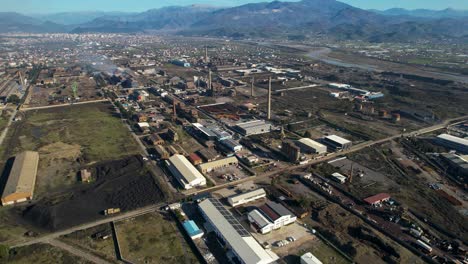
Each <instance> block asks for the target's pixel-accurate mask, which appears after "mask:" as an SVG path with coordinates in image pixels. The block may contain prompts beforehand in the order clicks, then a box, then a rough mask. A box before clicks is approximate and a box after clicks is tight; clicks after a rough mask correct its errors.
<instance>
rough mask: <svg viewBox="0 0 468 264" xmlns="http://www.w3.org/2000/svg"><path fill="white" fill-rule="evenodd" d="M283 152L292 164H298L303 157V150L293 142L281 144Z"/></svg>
mask: <svg viewBox="0 0 468 264" xmlns="http://www.w3.org/2000/svg"><path fill="white" fill-rule="evenodd" d="M281 152H282V153H283V154H284V155H285V156H286V158H287V159H288V160H289V161H291V162H297V161H298V160H299V158H300V157H301V149H300V148H299V147H298V146H296V145H295V144H294V143H293V142H292V141H283V143H282V144H281Z"/></svg>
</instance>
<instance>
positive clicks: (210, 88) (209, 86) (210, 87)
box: [208, 69, 214, 96]
mask: <svg viewBox="0 0 468 264" xmlns="http://www.w3.org/2000/svg"><path fill="white" fill-rule="evenodd" d="M211 81H212V80H211V69H210V70H209V72H208V89H209V90H210V91H211V96H214V91H213V84H212V83H211Z"/></svg>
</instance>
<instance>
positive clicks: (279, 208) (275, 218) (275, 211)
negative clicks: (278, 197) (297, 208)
mask: <svg viewBox="0 0 468 264" xmlns="http://www.w3.org/2000/svg"><path fill="white" fill-rule="evenodd" d="M258 209H259V210H260V212H262V214H263V215H264V216H265V217H266V218H267V219H268V220H269V221H270V222H272V223H273V229H278V228H281V227H282V226H285V225H289V224H292V223H294V222H295V221H296V219H297V217H296V216H295V215H294V214H293V213H291V211H289V210H288V209H287V208H286V207H284V206H283V205H281V204H279V203H275V202H271V201H268V202H267V203H266V204H264V205H262V206H260V207H259V208H258Z"/></svg>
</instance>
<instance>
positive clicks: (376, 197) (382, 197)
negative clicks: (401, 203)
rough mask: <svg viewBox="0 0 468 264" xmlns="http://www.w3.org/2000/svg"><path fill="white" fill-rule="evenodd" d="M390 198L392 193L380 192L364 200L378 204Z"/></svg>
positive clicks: (370, 203)
mask: <svg viewBox="0 0 468 264" xmlns="http://www.w3.org/2000/svg"><path fill="white" fill-rule="evenodd" d="M388 200H390V194H388V193H379V194H376V195H373V196H370V197H367V198H366V199H364V202H366V203H367V204H369V205H372V206H378V205H380V204H381V203H383V202H386V201H388Z"/></svg>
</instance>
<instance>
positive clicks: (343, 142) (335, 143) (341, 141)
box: [322, 135, 353, 151]
mask: <svg viewBox="0 0 468 264" xmlns="http://www.w3.org/2000/svg"><path fill="white" fill-rule="evenodd" d="M322 143H323V144H325V145H327V146H328V148H329V149H330V150H332V151H335V150H345V149H349V148H350V147H351V146H352V145H353V143H352V142H351V141H349V140H347V139H345V138H342V137H339V136H336V135H331V136H326V137H324V138H323V139H322Z"/></svg>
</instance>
